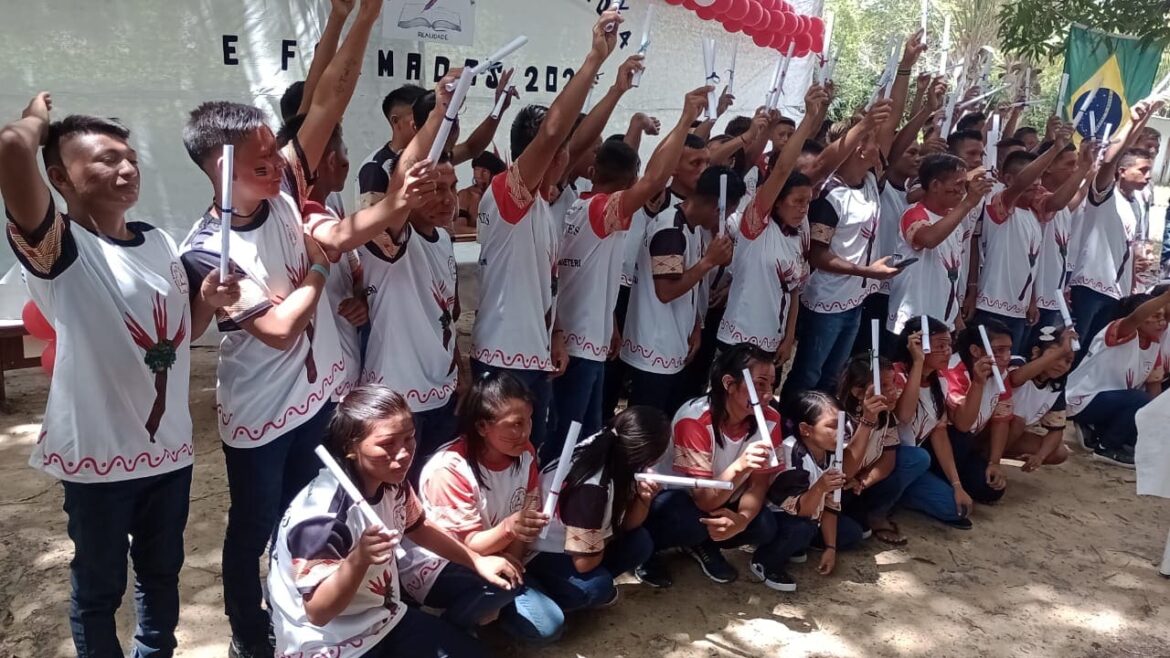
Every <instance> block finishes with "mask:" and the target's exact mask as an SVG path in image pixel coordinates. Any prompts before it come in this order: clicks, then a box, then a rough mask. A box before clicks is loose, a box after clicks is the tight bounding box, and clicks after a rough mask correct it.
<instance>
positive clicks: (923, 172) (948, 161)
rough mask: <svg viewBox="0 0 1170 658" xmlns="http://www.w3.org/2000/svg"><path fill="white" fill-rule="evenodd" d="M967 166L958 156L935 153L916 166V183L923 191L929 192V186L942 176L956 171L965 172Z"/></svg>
mask: <svg viewBox="0 0 1170 658" xmlns="http://www.w3.org/2000/svg"><path fill="white" fill-rule="evenodd" d="M966 170H967V164H966V163H964V162H963V160H962V159H960V158H959V157H958V156H954V155H951V154H950V153H935V154H933V155H928V156H926V157H925V158H923V159H922V162H921V163H920V164H919V165H918V182H919V184H920V185H922V189H923V190H929V189H930V184H931V183H933V182H934V181H936V180H939V179H941V178H942V177H944V176H948V175H950V174H953V173H955V172H957V171H966Z"/></svg>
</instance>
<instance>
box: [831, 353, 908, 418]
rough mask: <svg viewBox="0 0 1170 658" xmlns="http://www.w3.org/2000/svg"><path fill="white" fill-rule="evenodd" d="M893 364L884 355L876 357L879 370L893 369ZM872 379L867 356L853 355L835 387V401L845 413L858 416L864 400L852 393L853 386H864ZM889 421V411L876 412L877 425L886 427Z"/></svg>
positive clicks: (871, 370) (871, 367) (861, 411)
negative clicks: (837, 385)
mask: <svg viewBox="0 0 1170 658" xmlns="http://www.w3.org/2000/svg"><path fill="white" fill-rule="evenodd" d="M893 367H894V364H893V362H891V361H890V360H889V359H887V358H885V357H884V356H879V357H878V369H879V370H880V371H881V372H885V371H887V370H891V369H893ZM872 381H873V366H871V365H870V359H869V357H868V356H855V357H853V358H852V359H850V360H849V363H847V364H846V365H845V371H844V372H842V373H841V384H840V386H839V387H838V388H837V401H838V403H839V404H840V405H841V408H842V409H844V410H845V413H847V414H849V415H850V416H855V417H857V418H860V417H861V415H862V413H863V405H864V404H865V400H863V399H861V398H859V397H857V396H856V395H854V394H853V389H855V388H862V389H864V388H866V387H867V386H869V385H870V383H871V382H872ZM889 422H890V412H888V411H883V412H881V413H880V414H878V419H877V424H878V427H886V426H887V423H889Z"/></svg>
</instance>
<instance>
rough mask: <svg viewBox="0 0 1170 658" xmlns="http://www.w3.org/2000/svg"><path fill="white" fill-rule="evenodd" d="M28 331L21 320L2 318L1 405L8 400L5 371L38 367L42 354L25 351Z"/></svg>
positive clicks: (0, 349)
mask: <svg viewBox="0 0 1170 658" xmlns="http://www.w3.org/2000/svg"><path fill="white" fill-rule="evenodd" d="M28 335H29V334H28V331H27V330H25V328H24V323H23V322H21V321H20V320H0V405H3V404H6V403H7V401H8V396H7V393H6V392H5V389H4V373H5V372H7V371H9V370H23V369H24V368H37V367H40V365H41V356H40V354H39V353H38V354H37V355H36V356H28V355H27V354H26V352H25V336H28Z"/></svg>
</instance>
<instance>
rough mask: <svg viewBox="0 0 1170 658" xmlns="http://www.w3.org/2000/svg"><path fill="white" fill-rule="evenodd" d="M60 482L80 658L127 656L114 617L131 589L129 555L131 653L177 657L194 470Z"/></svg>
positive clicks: (73, 624)
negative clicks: (133, 619)
mask: <svg viewBox="0 0 1170 658" xmlns="http://www.w3.org/2000/svg"><path fill="white" fill-rule="evenodd" d="M61 484H62V485H63V487H64V489H65V504H64V510H65V514H66V515H67V516H68V517H69V524H68V532H69V538H70V539H71V540H73V561H72V562H70V564H69V573H70V580H71V581H72V587H73V594H72V597H71V599H70V606H69V625H70V627H71V630H72V631H73V645H74V647H75V648H76V649H77V655H78V656H81V657H82V658H91V657H93V658H107V657H111V656H123V655H125V654H124V653H123V652H122V647H121V645H120V644H119V643H118V633H117V626H116V625H115V623H114V612H115V611H116V610H117V609H118V607H119V606H120V605H121V604H122V595H123V594H124V593H125V591H126V553H129V554H130V560H131V561H132V562H133V563H134V605H135V609H136V611H137V615H138V627H137V628H136V629H135V631H134V652H133V654H132V655H133V656H135V657H136V658H137V657H142V658H145V657H146V656H154V657H163V656H171V655H174V652H175V626H176V625H177V624H178V623H179V570H180V569H181V568H182V566H183V530H184V528H186V527H187V509H188V501H189V500H190V497H191V467H190V466H188V467H187V468H183V469H180V470H177V471H174V472H172V473H166V474H163V475H152V476H150V477H144V478H139V479H136V480H125V481H122V482H101V483H94V484H81V483H77V482H62V483H61ZM131 539H133V541H131ZM46 653H51V652H49V651H47V650H46Z"/></svg>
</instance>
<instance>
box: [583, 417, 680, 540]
mask: <svg viewBox="0 0 1170 658" xmlns="http://www.w3.org/2000/svg"><path fill="white" fill-rule="evenodd" d="M669 444H670V421H668V420H667V419H666V415H665V414H663V413H662V412H661V411H659V410H657V409H655V408H653V407H646V406H638V407H629V408H628V409H626V410H625V411H623V412H621V413H620V414H617V415H616V416H614V417H613V418H611V419H610V421H609V422H608V423H606V424H605V426H604V427H603V428H601V432H599V433H598V434H597V435H595V436H594V437H592V440H591V441H588V442H585V443H583V444H582V445H579V446H577V449H576V450H575V451H573V466H572V468H571V469H570V470H569V475H568V476H567V477H566V478H565V485H564V487H563V489H564V490H566V491H567V490H568V489H572V488H574V487H578V486H581V485H582V484H584V483H585V482H586V481H587V480H588V479H589V478H591V477H593V476H594V475H595V474H596V473H598V472H600V473H601V485H602V486H605V485H606V483H611V482H612V483H613V510H612V514H611V516H610V518H611V519H612V521H613V525H614V528H615V529H616V528H619V527H621V519H622V518H623V516H624V515H625V513H626V505H627V504H628V503H629V502H630V498H631V497H632V496H633V493H634V491H635V489H634V474H635V473H640V472H642V471H644V470H646V468H647V467H648V466H650V465H652V464H654V463H655V462H657V461H658V460H659V459H661V458H662V455H663V453H665V452H666V447H667V446H668V445H669Z"/></svg>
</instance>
